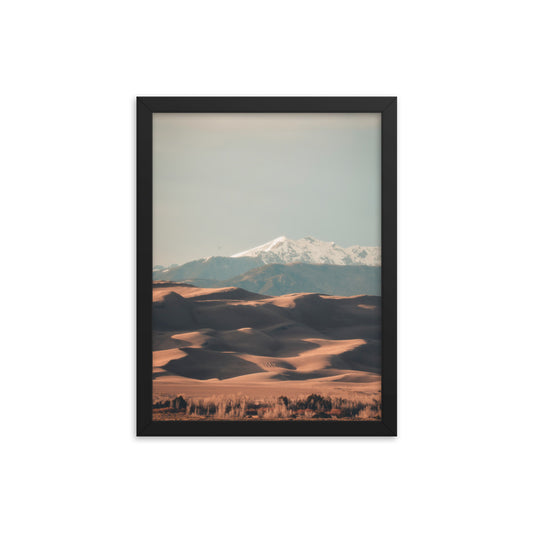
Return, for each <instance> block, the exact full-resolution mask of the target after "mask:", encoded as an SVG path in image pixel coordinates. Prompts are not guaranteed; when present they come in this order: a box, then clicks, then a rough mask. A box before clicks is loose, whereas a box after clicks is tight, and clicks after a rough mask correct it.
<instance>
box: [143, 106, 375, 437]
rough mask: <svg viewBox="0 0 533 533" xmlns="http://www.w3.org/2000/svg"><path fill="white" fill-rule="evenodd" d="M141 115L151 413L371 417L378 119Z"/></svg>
mask: <svg viewBox="0 0 533 533" xmlns="http://www.w3.org/2000/svg"><path fill="white" fill-rule="evenodd" d="M151 118H152V184H151V185H152V191H151V192H152V201H151V204H152V205H151V207H152V254H151V255H152V264H151V278H152V279H151V293H152V294H151V296H152V302H151V304H152V305H151V356H152V357H151V363H152V364H151V384H152V386H151V420H152V422H155V423H157V424H159V425H160V426H161V425H164V424H169V423H170V424H172V425H173V427H176V425H177V424H178V425H179V424H182V427H186V425H187V423H193V424H196V426H198V424H201V425H203V426H204V427H205V425H206V424H218V426H220V424H224V423H233V427H235V423H244V424H245V425H248V426H250V425H255V427H256V431H257V428H258V427H259V426H260V425H261V424H268V423H269V422H277V423H278V427H279V424H283V423H285V424H286V423H293V424H292V426H293V427H294V424H298V423H302V422H306V423H307V427H309V425H310V424H311V425H312V424H313V423H315V424H316V423H321V427H324V424H329V425H332V424H335V423H344V425H346V423H351V424H352V425H355V424H362V423H366V425H367V426H368V424H369V423H374V424H376V423H381V422H382V417H383V388H382V374H383V361H382V353H383V339H382V337H383V328H382V321H383V312H382V296H383V295H382V180H381V176H382V114H381V113H379V112H374V113H372V112H366V113H362V112H361V113H354V112H344V113H343V112H330V113H312V112H298V113H291V112H272V113H264V112H263V113H262V112H255V113H254V112H233V113H232V112H181V113H180V112H161V113H158V112H154V113H152V117H151ZM183 424H185V425H184V426H183ZM189 425H190V424H189ZM258 431H259V433H260V432H261V430H260V429H259V430H258Z"/></svg>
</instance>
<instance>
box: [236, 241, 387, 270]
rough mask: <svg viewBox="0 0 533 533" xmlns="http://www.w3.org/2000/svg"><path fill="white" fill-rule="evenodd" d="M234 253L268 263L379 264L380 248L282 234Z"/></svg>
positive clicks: (237, 255)
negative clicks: (290, 236)
mask: <svg viewBox="0 0 533 533" xmlns="http://www.w3.org/2000/svg"><path fill="white" fill-rule="evenodd" d="M231 257H256V258H258V259H260V260H262V261H263V262H264V263H265V264H272V263H281V264H287V263H314V264H324V265H368V266H380V265H381V248H380V247H379V246H357V245H355V246H349V247H347V248H342V247H341V246H337V245H336V244H335V243H334V242H325V241H319V240H318V239H314V238H313V237H305V238H303V239H297V240H292V239H288V238H287V237H285V236H282V237H278V238H277V239H274V240H272V241H269V242H267V243H265V244H262V245H261V246H256V247H255V248H251V249H250V250H245V251H244V252H240V253H238V254H234V255H232V256H231Z"/></svg>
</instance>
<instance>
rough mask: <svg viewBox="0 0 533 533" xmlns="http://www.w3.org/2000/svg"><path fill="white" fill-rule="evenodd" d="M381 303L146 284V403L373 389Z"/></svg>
mask: <svg viewBox="0 0 533 533" xmlns="http://www.w3.org/2000/svg"><path fill="white" fill-rule="evenodd" d="M380 322H381V298H380V297H377V296H351V297H336V296H326V295H321V294H314V293H303V294H302V293H297V294H289V295H283V296H276V297H270V296H265V295H261V294H255V293H252V292H248V291H245V290H243V289H239V288H236V287H224V288H216V289H202V288H197V287H194V286H192V285H190V284H185V283H169V282H159V283H158V282H154V290H153V350H154V351H153V370H154V381H153V389H154V398H158V399H161V398H165V397H172V396H177V395H180V394H187V395H189V396H190V397H198V398H200V397H205V396H209V395H216V394H246V395H248V396H254V395H261V396H262V397H273V398H274V397H279V396H280V395H289V394H292V395H294V394H329V395H339V396H342V395H349V394H363V395H365V394H366V395H372V396H373V397H375V396H376V395H377V394H378V393H379V391H380V389H381V378H380V372H381V346H380V335H381V332H380Z"/></svg>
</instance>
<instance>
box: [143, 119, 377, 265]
mask: <svg viewBox="0 0 533 533" xmlns="http://www.w3.org/2000/svg"><path fill="white" fill-rule="evenodd" d="M153 152H154V161H153V192H154V196H153V216H154V250H153V261H154V265H156V264H159V265H165V266H167V265H169V264H173V263H175V264H183V263H185V262H187V261H191V260H194V259H199V258H201V257H209V256H212V255H224V256H229V255H233V254H235V253H238V252H241V251H243V250H247V249H249V248H253V247H254V246H258V245H260V244H263V243H265V242H267V241H270V240H272V239H274V238H276V237H279V236H281V235H285V236H286V237H288V238H291V239H299V238H302V237H307V236H309V237H315V238H317V239H320V240H324V241H335V242H336V243H337V244H338V245H340V246H351V245H354V244H358V245H362V246H379V245H380V244H381V243H380V231H381V226H380V224H381V222H380V221H381V211H380V209H381V115H380V114H379V113H376V114H374V113H343V114H336V113H335V114H333V113H268V114H263V113H155V114H154V115H153Z"/></svg>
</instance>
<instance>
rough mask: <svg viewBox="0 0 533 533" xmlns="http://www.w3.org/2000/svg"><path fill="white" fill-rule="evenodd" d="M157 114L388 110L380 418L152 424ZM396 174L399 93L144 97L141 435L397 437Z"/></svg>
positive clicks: (140, 123) (140, 120) (140, 121)
mask: <svg viewBox="0 0 533 533" xmlns="http://www.w3.org/2000/svg"><path fill="white" fill-rule="evenodd" d="M153 113H381V119H382V120H381V246H382V281H381V285H382V292H381V294H382V335H383V336H382V348H383V349H382V389H381V390H382V419H381V421H377V422H358V421H354V422H352V421H343V420H335V421H330V420H322V421H320V420H312V421H306V420H301V421H300V420H291V421H265V420H261V421H245V420H243V421H172V422H159V421H152V157H153V156H152V114H153ZM396 174H397V99H396V97H381V96H380V97H145V96H142V97H138V98H137V436H396V435H397V281H396V278H397V267H396V263H397V237H396V233H397V222H396V221H397V207H396V204H397V177H396Z"/></svg>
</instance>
